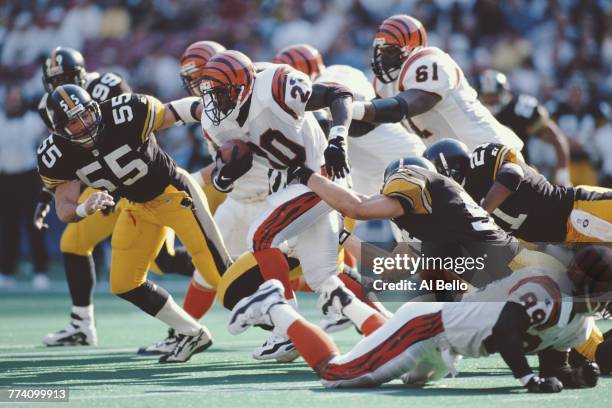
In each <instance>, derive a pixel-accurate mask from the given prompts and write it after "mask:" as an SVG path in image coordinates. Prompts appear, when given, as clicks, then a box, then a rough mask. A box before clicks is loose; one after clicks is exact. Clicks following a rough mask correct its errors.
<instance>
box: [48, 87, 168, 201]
mask: <svg viewBox="0 0 612 408" xmlns="http://www.w3.org/2000/svg"><path fill="white" fill-rule="evenodd" d="M100 111H101V113H102V123H101V125H100V132H101V134H100V137H99V142H98V144H97V145H96V147H95V148H94V149H91V150H87V149H84V148H81V147H78V146H75V145H73V144H71V143H70V142H69V141H67V140H65V139H63V138H61V137H59V136H57V135H51V136H49V137H48V138H47V139H45V140H43V141H42V143H41V144H40V146H39V147H38V151H37V153H38V171H39V173H40V176H41V178H42V180H43V182H44V184H45V187H47V188H49V189H54V188H55V187H57V186H58V185H59V184H62V183H65V182H68V181H72V180H77V179H79V180H81V182H83V184H85V185H87V186H89V187H93V188H97V189H103V190H107V191H109V192H116V193H117V194H118V195H119V196H121V197H125V198H127V199H128V200H130V201H135V202H140V203H142V202H146V201H149V200H151V199H153V198H154V197H156V196H158V195H159V194H161V193H162V192H163V191H164V189H165V188H166V187H167V186H168V185H169V184H171V183H173V182H174V181H175V180H177V172H176V163H175V162H174V160H173V159H172V158H170V156H168V154H167V153H166V152H164V151H163V150H162V149H161V148H160V147H159V145H158V144H157V142H156V140H155V137H154V135H153V133H152V132H153V131H155V130H156V129H158V128H159V127H160V125H161V123H162V121H163V113H164V106H163V105H162V103H161V102H160V101H158V100H157V99H156V98H154V97H152V96H148V95H138V94H122V95H119V96H116V97H114V98H112V99H110V100H108V101H106V102H104V103H102V104H101V105H100Z"/></svg>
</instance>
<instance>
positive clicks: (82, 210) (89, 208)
mask: <svg viewBox="0 0 612 408" xmlns="http://www.w3.org/2000/svg"><path fill="white" fill-rule="evenodd" d="M114 205H115V200H114V199H113V196H111V195H110V194H108V193H107V192H106V191H98V192H96V193H93V194H92V195H90V196H89V197H87V199H86V200H85V201H84V202H83V203H81V204H79V205H78V206H77V208H76V213H77V215H78V216H79V217H81V218H85V217H87V216H89V215H91V214H93V213H95V212H96V211H100V210H104V209H106V208H109V207H113V206H114Z"/></svg>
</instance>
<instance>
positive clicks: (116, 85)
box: [38, 72, 132, 129]
mask: <svg viewBox="0 0 612 408" xmlns="http://www.w3.org/2000/svg"><path fill="white" fill-rule="evenodd" d="M83 89H85V90H86V91H87V92H88V93H89V95H91V98H92V99H93V100H95V101H96V102H98V103H102V102H104V101H106V100H108V99H110V98H114V97H115V96H118V95H121V94H122V93H131V92H132V90H131V88H130V86H129V85H128V84H127V82H125V80H124V79H123V78H122V77H121V76H120V75H118V74H115V73H114V72H107V73H105V74H99V73H97V72H88V73H87V76H86V78H85V85H83ZM48 97H49V94H48V93H45V94H44V95H43V97H42V98H41V100H40V102H39V103H38V114H39V115H40V118H41V119H42V120H43V122H45V125H46V126H47V128H49V129H52V125H51V120H50V119H49V115H47V98H48Z"/></svg>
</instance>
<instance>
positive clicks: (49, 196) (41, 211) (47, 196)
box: [32, 188, 53, 231]
mask: <svg viewBox="0 0 612 408" xmlns="http://www.w3.org/2000/svg"><path fill="white" fill-rule="evenodd" d="M51 200H53V193H52V192H51V191H50V190H47V189H46V188H43V189H42V191H41V192H40V195H39V196H38V203H37V204H36V209H35V210H34V219H33V220H32V222H33V224H34V228H36V229H37V230H39V231H40V230H42V229H45V228H49V226H48V225H47V224H45V218H46V217H47V215H49V211H51Z"/></svg>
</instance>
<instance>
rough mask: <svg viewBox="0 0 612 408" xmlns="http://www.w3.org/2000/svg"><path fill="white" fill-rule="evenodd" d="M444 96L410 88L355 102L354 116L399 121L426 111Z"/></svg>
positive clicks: (368, 120)
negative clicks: (393, 94) (384, 96)
mask: <svg viewBox="0 0 612 408" xmlns="http://www.w3.org/2000/svg"><path fill="white" fill-rule="evenodd" d="M441 99H442V98H441V97H440V96H439V95H436V94H435V93H432V92H427V91H422V90H418V89H409V90H407V91H403V92H400V93H399V94H398V95H397V96H394V97H393V98H382V99H373V100H371V101H369V102H355V103H353V118H354V119H356V120H362V121H364V122H374V123H389V122H399V121H401V120H402V119H404V118H406V117H412V116H416V115H420V114H421V113H425V112H427V111H429V110H430V109H431V108H433V107H434V106H435V105H436V104H437V103H438V102H440V100H441Z"/></svg>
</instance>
